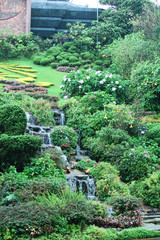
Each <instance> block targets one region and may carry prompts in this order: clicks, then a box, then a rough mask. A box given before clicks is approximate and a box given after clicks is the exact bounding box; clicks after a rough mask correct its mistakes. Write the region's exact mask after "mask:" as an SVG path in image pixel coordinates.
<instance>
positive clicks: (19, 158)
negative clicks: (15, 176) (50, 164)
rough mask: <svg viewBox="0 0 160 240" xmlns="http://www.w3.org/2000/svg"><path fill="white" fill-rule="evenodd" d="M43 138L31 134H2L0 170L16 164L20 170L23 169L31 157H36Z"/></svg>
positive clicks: (0, 137) (0, 139)
mask: <svg viewBox="0 0 160 240" xmlns="http://www.w3.org/2000/svg"><path fill="white" fill-rule="evenodd" d="M41 143H42V140H41V139H39V138H37V137H34V136H30V135H17V136H8V135H6V134H1V135H0V156H1V158H0V170H1V171H2V170H4V169H7V168H8V167H9V166H11V165H14V166H16V168H17V170H18V171H22V170H23V168H24V166H25V165H26V164H27V163H29V162H30V158H31V157H35V155H36V154H37V152H38V151H39V150H40V147H41Z"/></svg>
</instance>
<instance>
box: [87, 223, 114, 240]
mask: <svg viewBox="0 0 160 240" xmlns="http://www.w3.org/2000/svg"><path fill="white" fill-rule="evenodd" d="M84 234H86V238H84V239H88V240H91V239H93V240H98V239H99V240H106V239H109V240H116V239H117V234H116V230H113V229H109V230H106V229H102V228H98V227H96V226H89V227H87V228H86V230H85V231H84Z"/></svg>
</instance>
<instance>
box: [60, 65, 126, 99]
mask: <svg viewBox="0 0 160 240" xmlns="http://www.w3.org/2000/svg"><path fill="white" fill-rule="evenodd" d="M61 89H63V90H64V91H65V92H66V93H67V94H68V96H70V97H71V96H83V95H85V93H87V92H93V91H98V90H100V91H105V92H106V93H107V94H111V95H112V96H114V97H120V96H121V97H122V95H123V92H124V86H123V82H122V81H121V79H120V76H119V75H115V74H111V73H109V72H102V71H95V70H91V69H88V70H81V71H77V72H75V71H73V72H71V73H69V74H68V75H67V77H66V76H65V77H64V78H63V85H62V86H61ZM121 97H120V98H121ZM119 100H120V99H119Z"/></svg>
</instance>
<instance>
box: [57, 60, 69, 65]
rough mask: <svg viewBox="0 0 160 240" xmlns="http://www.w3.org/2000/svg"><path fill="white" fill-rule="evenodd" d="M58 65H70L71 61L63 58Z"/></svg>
mask: <svg viewBox="0 0 160 240" xmlns="http://www.w3.org/2000/svg"><path fill="white" fill-rule="evenodd" d="M58 65H59V66H68V65H69V61H67V60H65V59H63V60H61V61H60V62H59V64H58Z"/></svg>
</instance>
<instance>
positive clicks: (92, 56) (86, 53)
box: [81, 52, 94, 60]
mask: <svg viewBox="0 0 160 240" xmlns="http://www.w3.org/2000/svg"><path fill="white" fill-rule="evenodd" d="M81 57H82V58H83V59H91V60H92V59H93V58H94V55H93V54H92V53H91V52H84V53H81Z"/></svg>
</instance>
